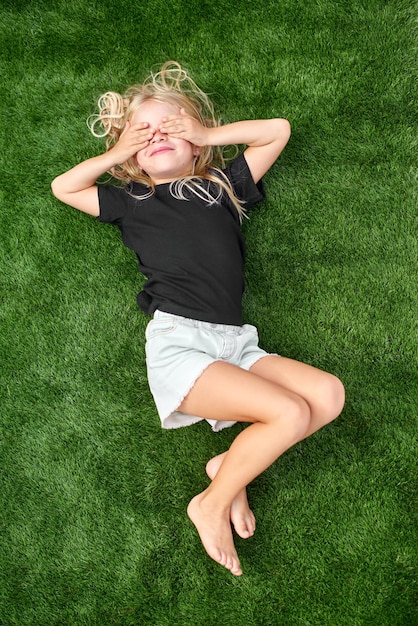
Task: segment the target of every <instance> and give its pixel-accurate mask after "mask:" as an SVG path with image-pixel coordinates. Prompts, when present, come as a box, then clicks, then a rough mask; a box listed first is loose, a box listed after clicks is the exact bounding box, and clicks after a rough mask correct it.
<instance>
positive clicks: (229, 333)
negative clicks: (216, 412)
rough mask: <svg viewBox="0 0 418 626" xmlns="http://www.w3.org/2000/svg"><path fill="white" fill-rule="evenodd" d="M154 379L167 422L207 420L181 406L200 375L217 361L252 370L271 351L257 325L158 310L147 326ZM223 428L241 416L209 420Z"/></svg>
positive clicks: (154, 392) (157, 399)
mask: <svg viewBox="0 0 418 626" xmlns="http://www.w3.org/2000/svg"><path fill="white" fill-rule="evenodd" d="M145 337H146V344H145V351H146V359H147V370H148V382H149V386H150V389H151V393H152V395H153V396H154V400H155V404H156V405H157V410H158V413H159V416H160V418H161V423H162V427H163V428H179V427H180V426H189V425H191V424H195V423H196V422H199V421H201V420H202V419H203V418H201V417H199V416H198V415H188V414H185V413H182V412H181V411H178V410H177V409H178V407H179V406H180V404H181V403H182V401H183V400H184V398H186V396H187V394H188V393H189V392H190V390H191V389H192V388H193V386H194V384H195V382H196V380H197V379H198V378H199V377H200V376H201V375H202V374H203V372H204V371H205V369H206V368H207V367H208V366H209V365H211V364H212V363H214V362H215V361H226V362H227V363H232V364H233V365H238V366H239V367H242V368H243V369H245V370H249V369H250V367H251V366H252V365H254V363H255V362H256V361H258V360H259V359H261V358H262V357H265V356H267V355H268V353H267V352H265V351H264V350H262V349H261V348H259V347H258V332H257V329H256V328H255V326H251V325H250V324H244V325H243V326H230V325H227V324H211V323H209V322H199V321H197V320H192V319H188V318H185V317H180V316H179V315H172V314H171V313H163V312H162V311H156V312H155V313H154V319H152V320H151V321H150V322H149V324H148V326H147V329H146V332H145ZM207 421H208V422H209V424H210V425H211V426H212V429H213V430H214V431H215V432H217V431H219V430H222V428H226V427H227V426H233V424H235V423H236V422H235V421H234V422H230V421H220V420H207Z"/></svg>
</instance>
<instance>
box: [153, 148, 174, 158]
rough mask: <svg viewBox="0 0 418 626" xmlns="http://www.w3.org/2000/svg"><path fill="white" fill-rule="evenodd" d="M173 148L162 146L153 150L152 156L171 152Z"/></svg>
mask: <svg viewBox="0 0 418 626" xmlns="http://www.w3.org/2000/svg"><path fill="white" fill-rule="evenodd" d="M172 149H173V148H170V147H169V146H161V147H160V148H156V149H155V150H153V152H151V156H152V157H153V156H156V155H157V154H164V153H165V152H171V151H172Z"/></svg>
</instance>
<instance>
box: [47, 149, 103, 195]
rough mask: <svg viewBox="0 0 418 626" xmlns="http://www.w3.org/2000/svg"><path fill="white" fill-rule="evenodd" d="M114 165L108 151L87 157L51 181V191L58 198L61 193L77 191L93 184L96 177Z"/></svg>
mask: <svg viewBox="0 0 418 626" xmlns="http://www.w3.org/2000/svg"><path fill="white" fill-rule="evenodd" d="M114 165H115V162H114V159H113V158H112V155H111V153H110V152H105V153H104V154H101V155H99V156H96V157H93V158H91V159H87V160H86V161H83V162H82V163H79V164H78V165H76V166H75V167H73V168H72V169H70V170H68V172H64V174H61V175H60V176H57V177H56V178H55V179H54V180H53V181H52V185H51V187H52V191H53V193H54V195H56V196H57V197H58V198H59V197H60V196H61V195H66V194H70V193H77V192H79V191H83V190H84V189H88V188H89V187H91V186H92V185H94V184H95V182H96V181H97V179H98V178H100V176H102V174H104V173H105V172H107V171H108V170H109V169H110V168H111V167H113V166H114Z"/></svg>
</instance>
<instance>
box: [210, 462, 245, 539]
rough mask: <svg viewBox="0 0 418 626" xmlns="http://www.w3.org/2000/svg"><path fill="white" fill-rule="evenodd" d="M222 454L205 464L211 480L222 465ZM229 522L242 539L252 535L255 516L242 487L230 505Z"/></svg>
mask: <svg viewBox="0 0 418 626" xmlns="http://www.w3.org/2000/svg"><path fill="white" fill-rule="evenodd" d="M224 456H225V453H224V454H219V455H218V456H215V457H214V458H213V459H211V460H210V461H209V462H208V463H207V465H206V473H207V475H208V476H209V478H210V479H211V480H213V479H214V478H215V476H216V474H217V473H218V470H219V468H220V466H221V465H222V461H223V458H224ZM231 522H232V524H233V526H234V528H235V532H236V533H237V535H239V536H240V537H241V538H242V539H248V538H249V537H252V536H253V535H254V531H255V516H254V513H253V512H252V511H251V509H250V507H249V505H248V499H247V490H246V489H243V490H242V491H241V492H240V493H239V494H238V495H237V497H236V498H235V500H234V501H233V503H232V505H231Z"/></svg>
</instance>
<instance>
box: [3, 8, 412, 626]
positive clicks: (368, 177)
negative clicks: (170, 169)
mask: <svg viewBox="0 0 418 626" xmlns="http://www.w3.org/2000/svg"><path fill="white" fill-rule="evenodd" d="M417 18H418V15H417V8H416V5H415V3H413V2H412V1H410V2H409V1H407V0H393V1H390V0H388V1H386V2H385V1H384V0H368V1H367V2H366V1H365V0H341V1H331V0H318V1H315V2H314V1H312V0H300V1H296V0H276V1H273V0H270V1H265V2H256V3H248V2H244V1H243V0H222V1H220V2H202V0H199V1H197V0H188V1H187V2H186V1H185V0H183V1H181V0H177V1H176V0H175V1H173V2H162V0H151V1H149V2H142V3H135V2H132V1H129V2H128V1H127V0H118V2H116V1H115V0H108V1H107V2H99V1H98V0H96V1H95V2H91V1H87V0H67V1H66V2H62V1H59V0H56V1H55V2H51V1H48V0H44V1H41V0H34V1H32V2H30V1H25V2H23V1H17V0H14V1H13V2H12V1H11V0H3V2H2V5H1V9H0V24H1V27H0V28H1V33H2V45H1V47H0V64H1V65H0V71H1V94H2V97H1V100H0V115H1V119H0V123H1V129H2V132H1V135H0V159H1V165H2V187H1V191H0V202H1V219H2V226H1V235H0V237H1V250H0V255H1V263H2V272H1V275H0V289H1V308H0V315H1V333H0V356H1V398H0V403H1V404H0V406H1V411H0V413H1V434H0V467H1V474H0V477H1V498H2V499H1V512H0V520H1V525H2V537H3V538H2V549H1V550H0V571H1V576H2V579H1V580H0V623H2V624H5V625H16V626H26V625H39V626H49V625H57V626H58V625H69V626H78V625H80V626H84V625H96V624H97V625H98V626H107V625H109V626H110V625H119V626H137V625H152V626H154V625H156V626H218V625H219V626H229V625H231V626H232V625H234V626H235V625H238V626H253V625H254V626H255V625H260V626H270V625H271V626H363V625H370V626H375V625H376V626H413V625H414V624H417V623H418V617H417V613H416V605H417V602H416V600H417V580H416V571H417V565H418V562H417V561H418V559H417V552H418V550H417V539H418V537H417V534H418V533H417V498H416V475H417V428H416V416H417V400H418V398H417V341H416V339H417V328H416V309H417V307H416V305H417V290H416V285H417V271H416V260H417V246H416V207H417V193H416V191H417V173H416V153H417V140H416V138H417V109H416V100H415V99H416V93H415V92H414V87H415V86H416V79H417V66H416V52H417V49H416V48H417V46H416V36H417ZM170 58H174V59H176V60H178V61H180V62H181V63H182V64H184V65H185V66H186V67H188V68H189V70H190V71H191V73H192V75H193V76H194V77H195V79H196V80H197V82H198V84H199V85H200V86H201V87H202V88H204V89H205V90H206V91H208V92H210V93H211V94H212V96H213V98H214V100H215V101H216V103H217V104H218V107H219V110H220V112H221V115H222V117H223V119H224V120H225V121H232V120H235V119H242V118H246V117H249V118H252V117H269V116H284V117H287V118H288V119H289V120H290V122H291V124H292V129H293V133H292V138H291V141H290V143H289V145H288V147H287V148H286V150H285V152H284V153H283V155H282V157H281V158H280V162H279V163H278V164H277V166H275V167H274V168H273V169H272V170H271V171H270V172H269V174H268V175H267V176H266V180H265V186H266V189H267V200H266V201H265V202H264V204H263V205H261V206H260V207H259V209H257V210H254V212H253V213H252V215H251V220H250V221H249V222H247V223H246V224H245V226H244V230H245V235H246V239H247V246H248V262H247V266H246V277H247V291H246V294H245V298H244V308H245V314H246V318H247V320H248V321H250V322H252V323H256V324H257V325H258V326H259V330H260V336H261V340H262V344H263V346H265V347H266V349H268V350H271V351H275V352H280V353H282V354H286V355H288V356H291V357H293V358H297V359H300V360H304V361H307V362H309V363H312V364H314V365H317V366H319V367H322V368H324V369H326V370H329V371H332V372H335V373H337V374H338V375H339V376H340V377H341V378H342V380H343V381H344V383H345V386H346V390H347V404H346V407H345V410H344V413H343V415H342V416H341V418H340V419H339V420H337V421H336V422H335V423H333V424H332V425H331V426H330V427H328V428H327V429H325V430H324V431H321V432H319V433H317V434H316V435H315V436H313V437H312V438H311V439H309V440H308V441H305V442H303V443H301V444H299V445H298V446H297V447H295V448H294V449H292V450H291V451H289V452H288V453H287V454H285V455H284V456H283V457H282V458H281V459H280V460H279V461H278V462H277V463H276V464H275V465H273V466H272V467H271V468H269V469H268V470H267V471H266V472H265V473H264V474H263V475H262V476H261V477H259V478H258V479H257V480H256V481H254V483H253V484H252V485H251V486H250V488H249V494H250V498H251V503H252V506H253V508H254V510H255V513H256V515H257V518H258V528H257V533H256V537H254V538H253V539H251V540H249V541H243V540H238V541H237V547H238V551H239V554H240V557H241V560H242V563H243V568H244V572H245V573H244V575H243V576H242V577H241V578H240V579H235V578H234V577H232V576H231V575H230V574H229V573H228V572H226V571H224V570H223V569H222V568H220V567H219V566H217V565H216V564H215V563H212V561H211V560H210V559H209V558H208V557H207V556H206V555H205V554H204V551H203V548H202V547H201V544H200V541H199V539H198V537H197V535H196V533H195V531H194V529H193V528H192V526H191V524H190V523H189V522H188V520H187V518H186V514H185V509H186V506H187V503H188V501H189V500H190V498H191V497H192V496H193V495H194V494H195V493H196V492H197V491H198V490H201V489H202V488H203V487H204V486H205V485H206V478H205V474H204V466H205V463H206V461H207V459H208V458H209V457H210V456H212V455H214V454H216V453H218V452H221V451H223V450H224V449H226V448H227V447H228V446H229V445H230V443H231V441H232V440H233V438H234V437H235V436H236V434H237V433H238V432H239V430H240V428H241V426H236V427H234V428H233V429H231V430H228V431H224V432H222V433H219V434H217V435H214V434H213V433H212V432H211V431H210V429H209V427H208V426H207V425H205V424H200V425H197V426H193V427H190V428H188V429H182V430H179V431H175V432H165V431H162V430H161V428H160V426H159V420H158V417H157V414H156V410H155V408H154V405H153V402H152V398H151V395H150V392H149V390H148V385H147V381H146V372H145V367H144V346H143V333H144V328H145V325H146V323H147V320H146V318H145V316H143V315H142V314H141V313H140V312H139V311H138V310H137V308H136V303H135V294H136V293H137V291H139V289H140V285H141V277H140V276H139V275H138V274H137V271H136V263H135V259H134V258H133V256H132V254H131V253H130V252H129V251H128V250H127V249H125V248H123V247H122V245H121V244H120V241H119V236H118V234H117V232H116V231H114V230H113V229H112V228H111V227H106V226H102V225H99V224H98V223H97V222H96V221H95V220H94V219H91V218H89V217H88V216H84V215H81V214H78V213H77V212H75V211H72V210H71V209H68V208H66V207H64V206H62V205H61V204H60V203H59V202H58V201H56V200H55V199H54V198H53V197H52V195H51V193H50V181H51V180H52V179H53V178H54V176H56V175H57V174H59V173H61V172H62V171H64V170H65V169H66V168H69V167H71V166H72V165H74V164H75V163H77V162H79V161H80V160H82V159H84V158H87V157H88V156H92V155H94V154H97V153H98V152H99V151H100V150H102V149H103V144H102V143H101V142H100V141H97V140H95V139H94V138H92V137H91V136H89V132H88V130H87V127H86V125H85V120H86V118H87V117H88V115H89V114H90V113H92V112H93V111H94V108H95V101H96V99H97V97H98V96H99V95H100V94H101V93H102V92H103V91H105V90H108V89H116V90H123V89H124V88H125V87H126V86H128V85H129V84H131V83H133V82H137V81H138V82H139V81H140V80H141V79H142V78H144V77H145V75H146V74H147V72H148V70H149V69H150V68H151V67H156V66H158V65H159V64H161V63H162V62H164V61H165V60H167V59H170Z"/></svg>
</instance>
